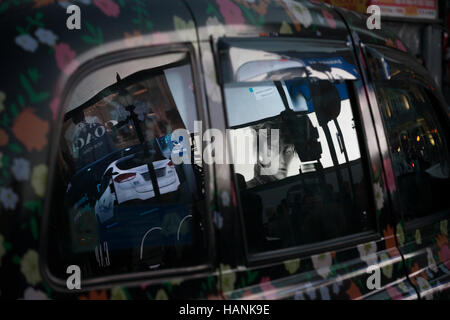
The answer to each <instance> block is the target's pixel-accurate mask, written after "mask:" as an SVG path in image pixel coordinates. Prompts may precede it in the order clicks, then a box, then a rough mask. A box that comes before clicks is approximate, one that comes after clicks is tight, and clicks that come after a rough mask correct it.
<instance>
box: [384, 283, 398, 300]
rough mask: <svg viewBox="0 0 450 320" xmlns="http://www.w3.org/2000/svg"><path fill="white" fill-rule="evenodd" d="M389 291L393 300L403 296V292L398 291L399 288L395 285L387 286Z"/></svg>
mask: <svg viewBox="0 0 450 320" xmlns="http://www.w3.org/2000/svg"><path fill="white" fill-rule="evenodd" d="M387 292H388V294H389V295H390V296H391V298H392V300H399V299H401V298H402V294H401V292H400V291H398V290H397V288H395V287H393V286H391V287H389V288H387Z"/></svg>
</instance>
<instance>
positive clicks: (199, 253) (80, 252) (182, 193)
mask: <svg viewBox="0 0 450 320" xmlns="http://www.w3.org/2000/svg"><path fill="white" fill-rule="evenodd" d="M169 60H170V59H167V60H164V59H163V58H161V57H158V60H157V61H158V62H164V61H169ZM146 65H147V66H148V65H149V64H143V65H142V64H141V68H142V69H141V70H139V71H135V72H132V73H131V74H125V76H122V75H121V74H120V72H119V71H120V70H123V69H124V68H121V66H118V67H117V69H116V70H114V66H109V67H108V68H106V69H105V72H101V70H100V71H96V72H95V74H96V76H97V77H105V78H106V79H100V80H99V81H98V82H95V81H94V80H95V79H94V78H92V77H90V80H89V81H90V83H92V84H93V85H94V84H95V83H97V84H98V83H101V84H107V86H106V87H104V88H103V89H102V90H99V92H98V93H96V94H95V95H94V96H92V92H94V90H93V88H92V87H89V86H86V85H84V87H85V88H88V87H89V90H87V91H86V98H85V101H86V100H87V101H86V102H83V103H82V104H80V105H78V106H76V105H73V104H74V101H81V99H82V92H81V91H80V90H77V89H75V90H74V91H75V92H76V99H73V98H72V99H71V100H70V101H71V102H70V104H68V106H67V107H66V114H65V117H64V122H63V128H62V133H61V139H60V141H61V142H60V145H59V151H58V154H57V168H56V173H55V181H54V191H53V201H52V208H51V213H50V221H49V255H48V256H49V257H48V260H49V261H48V265H49V269H50V271H51V272H52V274H55V275H57V276H61V277H64V276H66V275H65V272H66V268H67V266H69V265H78V266H79V267H80V268H81V273H82V276H83V279H88V280H89V279H93V278H97V277H101V276H107V275H121V274H126V273H130V272H144V271H156V270H166V269H170V268H182V267H189V266H193V265H199V264H201V263H205V262H206V260H207V251H206V248H207V246H206V241H205V236H206V235H205V225H206V224H205V222H204V217H205V202H204V199H205V197H204V175H203V170H202V167H201V166H200V165H198V164H188V163H181V164H176V163H174V162H173V161H172V153H174V152H183V151H184V152H187V150H186V149H187V148H191V147H193V146H194V139H192V141H182V140H181V139H178V138H177V139H175V138H174V137H173V136H172V134H173V133H174V131H176V130H177V129H186V130H189V132H192V127H193V122H194V121H195V120H198V114H197V107H196V102H195V101H196V100H195V94H194V81H193V76H192V70H191V63H190V60H189V58H188V56H187V55H184V56H183V57H182V58H181V59H179V60H177V61H172V62H170V63H169V64H162V65H159V66H154V67H152V68H150V69H145V66H146ZM150 65H151V64H150ZM114 71H116V72H114ZM128 73H130V72H129V69H128ZM82 87H83V85H82ZM191 142H192V143H191ZM191 163H194V162H191Z"/></svg>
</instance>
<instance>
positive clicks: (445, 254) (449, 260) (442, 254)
mask: <svg viewBox="0 0 450 320" xmlns="http://www.w3.org/2000/svg"><path fill="white" fill-rule="evenodd" d="M436 243H437V245H438V247H439V248H440V249H441V250H440V251H439V252H438V255H439V260H440V261H441V262H442V263H443V264H444V265H445V266H446V267H447V268H448V269H450V248H449V246H448V239H447V237H446V235H445V234H440V235H438V236H437V237H436Z"/></svg>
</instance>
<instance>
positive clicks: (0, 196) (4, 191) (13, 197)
mask: <svg viewBox="0 0 450 320" xmlns="http://www.w3.org/2000/svg"><path fill="white" fill-rule="evenodd" d="M17 201H19V197H18V196H17V194H15V193H14V191H13V190H12V189H11V188H7V187H4V188H1V189H0V202H1V203H2V205H3V208H5V209H6V210H14V209H15V208H16V205H17Z"/></svg>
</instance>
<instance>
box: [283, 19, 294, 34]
mask: <svg viewBox="0 0 450 320" xmlns="http://www.w3.org/2000/svg"><path fill="white" fill-rule="evenodd" d="M293 33H294V32H293V31H292V28H291V26H290V25H289V23H287V22H286V21H283V23H282V24H281V27H280V34H293Z"/></svg>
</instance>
